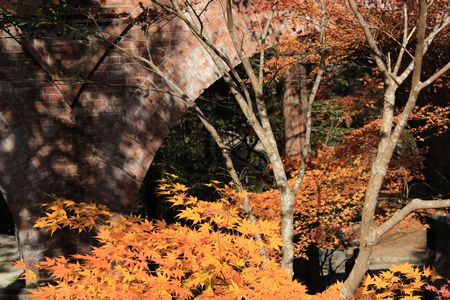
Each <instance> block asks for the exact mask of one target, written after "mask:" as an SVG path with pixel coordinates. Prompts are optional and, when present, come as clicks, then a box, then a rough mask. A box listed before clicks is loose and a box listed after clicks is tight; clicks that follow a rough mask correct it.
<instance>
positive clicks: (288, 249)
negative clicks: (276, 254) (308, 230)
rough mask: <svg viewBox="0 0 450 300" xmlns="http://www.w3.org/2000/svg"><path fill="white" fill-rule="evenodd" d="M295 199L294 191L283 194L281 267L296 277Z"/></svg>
mask: <svg viewBox="0 0 450 300" xmlns="http://www.w3.org/2000/svg"><path fill="white" fill-rule="evenodd" d="M294 198H295V194H294V193H292V191H290V190H289V191H283V192H281V235H282V239H283V248H282V255H283V257H282V260H281V267H282V268H284V269H286V270H287V271H288V272H289V273H290V275H291V276H293V275H294Z"/></svg>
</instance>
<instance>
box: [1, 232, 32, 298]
mask: <svg viewBox="0 0 450 300" xmlns="http://www.w3.org/2000/svg"><path fill="white" fill-rule="evenodd" d="M18 259H19V251H18V248H17V242H16V238H15V236H14V235H0V300H14V299H20V300H22V299H28V297H27V294H26V291H24V290H23V285H24V284H23V282H21V281H20V280H17V278H18V277H19V276H20V275H21V274H22V271H21V270H19V269H17V268H15V267H14V261H16V260H18Z"/></svg>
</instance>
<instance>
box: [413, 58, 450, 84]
mask: <svg viewBox="0 0 450 300" xmlns="http://www.w3.org/2000/svg"><path fill="white" fill-rule="evenodd" d="M449 69H450V62H448V63H447V64H446V65H445V66H443V67H442V68H441V69H440V70H439V71H437V72H436V73H434V74H433V75H432V76H431V77H430V78H428V79H427V80H425V81H423V82H421V83H420V84H419V89H423V88H425V87H427V86H429V85H430V84H432V83H433V82H434V81H435V80H436V79H438V78H439V77H441V76H442V75H444V73H445V72H447V71H448V70H449Z"/></svg>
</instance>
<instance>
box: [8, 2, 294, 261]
mask: <svg viewBox="0 0 450 300" xmlns="http://www.w3.org/2000/svg"><path fill="white" fill-rule="evenodd" d="M117 3H122V6H118V5H117ZM124 3H125V4H124ZM102 5H103V7H104V8H105V9H108V10H115V11H131V12H133V13H135V12H136V9H137V7H138V1H134V0H129V1H116V0H107V1H102ZM236 13H237V15H236V20H237V22H238V24H237V25H238V27H239V28H240V32H242V37H243V40H244V45H245V46H246V47H247V48H246V50H247V52H248V53H249V54H253V53H255V52H256V51H257V49H258V44H257V42H256V41H255V39H254V36H255V32H253V31H252V30H250V29H249V28H254V26H252V24H254V22H256V21H257V18H258V17H260V16H257V15H255V14H253V13H250V14H248V12H246V11H245V7H241V8H240V10H239V11H237V12H236ZM204 16H205V19H206V22H207V25H208V26H207V27H206V28H207V30H208V31H207V34H208V35H209V36H210V37H211V39H212V40H213V41H214V42H215V43H216V44H217V45H219V48H220V49H221V50H222V51H223V52H225V53H234V47H233V45H232V43H231V41H230V39H229V37H228V35H227V33H226V26H225V22H224V20H223V17H222V16H221V10H220V8H219V7H217V6H214V5H212V6H210V7H209V8H208V9H207V10H206V12H205V15H204ZM106 30H108V31H110V32H111V33H112V35H113V36H114V37H115V39H117V42H118V45H119V46H120V47H123V48H125V49H127V50H128V51H130V52H131V53H133V54H137V55H148V54H150V55H151V57H152V59H153V60H154V61H155V62H157V63H158V64H159V65H160V67H161V68H162V69H163V70H165V72H166V74H168V75H169V76H170V77H171V78H172V79H173V80H174V81H176V82H177V83H178V84H179V86H180V87H181V88H182V89H183V90H184V91H185V92H186V93H187V94H188V95H189V96H190V97H191V98H194V99H195V98H197V97H198V96H200V95H201V94H202V92H203V91H204V90H205V89H206V88H208V87H209V86H210V85H211V84H213V83H214V82H215V81H216V80H217V79H218V78H219V77H220V74H219V73H218V71H217V70H216V68H215V67H214V65H213V63H212V61H211V60H210V58H209V56H208V55H207V53H206V52H205V50H204V49H203V47H202V45H201V44H200V43H199V42H198V41H197V39H196V38H195V37H194V36H193V35H192V34H191V33H190V31H189V30H188V28H186V26H185V25H183V24H182V23H181V22H180V21H178V20H171V21H168V22H160V23H157V24H154V25H153V26H152V27H150V28H149V34H150V36H151V39H150V42H149V45H147V44H146V39H147V38H148V36H145V35H144V33H143V31H142V30H141V29H140V28H138V27H126V26H124V25H121V24H120V23H118V24H114V23H113V24H112V25H110V26H109V27H108V28H106ZM273 30H274V34H273V35H272V37H273V40H272V41H270V42H271V43H275V42H276V37H278V36H279V35H280V33H281V32H283V31H285V30H286V28H284V27H282V26H280V27H279V28H274V29H273ZM116 36H118V37H116ZM148 52H149V53H148ZM0 55H1V60H0V64H2V65H1V68H0V92H1V95H2V98H1V99H0V127H1V128H2V130H1V131H0V134H1V142H0V189H1V190H2V191H4V194H5V197H6V198H7V200H8V203H9V204H10V208H11V211H12V214H13V215H14V218H15V221H16V224H17V226H18V232H19V238H20V242H21V244H22V250H23V255H24V257H25V258H27V259H29V260H31V261H36V260H38V259H40V258H41V257H42V255H43V254H45V252H46V251H49V250H55V251H53V254H55V253H56V254H64V252H61V251H63V250H64V249H62V250H61V247H60V246H61V243H62V242H63V241H69V239H67V238H64V237H63V236H57V237H55V238H53V239H51V240H48V238H47V237H46V236H43V235H42V234H40V232H38V231H36V230H34V229H33V228H32V225H33V222H34V219H35V217H36V216H37V215H38V214H39V209H38V208H37V204H38V203H39V202H41V201H45V199H48V195H47V194H55V195H58V196H61V197H70V198H75V199H79V200H83V201H97V202H104V203H106V204H108V205H109V206H110V207H111V208H112V209H114V210H117V211H129V210H130V209H131V208H132V206H133V203H134V200H135V199H136V198H137V195H138V191H139V188H140V186H141V183H142V181H143V179H144V176H145V174H146V172H147V170H148V168H149V166H150V164H151V163H152V160H153V158H154V155H155V154H156V152H157V151H158V149H159V147H160V145H161V143H162V141H163V140H164V138H165V137H166V136H167V134H168V133H169V131H170V129H171V128H172V127H173V126H174V125H175V124H176V123H177V121H178V120H179V119H180V118H181V116H182V115H183V113H184V112H185V111H186V109H187V107H186V105H185V103H183V102H181V101H180V100H179V99H177V98H174V97H171V96H170V94H167V93H163V92H161V90H165V89H167V87H166V86H165V85H164V82H162V81H161V80H160V79H158V78H157V77H155V76H153V75H152V74H151V73H150V72H149V71H148V70H146V69H145V68H144V67H143V66H142V65H141V64H139V63H137V62H136V61H135V60H134V59H132V58H131V57H130V56H129V55H124V54H123V53H121V52H119V51H117V49H113V48H110V47H109V46H108V45H104V44H96V43H92V44H90V45H89V47H84V48H80V46H79V45H77V44H74V43H72V42H69V41H64V40H57V39H52V40H23V41H21V44H20V43H18V41H17V40H15V39H13V38H11V37H9V36H7V35H3V36H1V37H0ZM232 62H233V64H235V65H236V64H237V63H238V60H237V59H236V55H234V57H232ZM80 80H82V82H80ZM136 86H138V87H140V88H138V89H136ZM148 89H158V91H149V90H148ZM69 246H74V245H69ZM68 248H70V247H68ZM49 254H50V253H49Z"/></svg>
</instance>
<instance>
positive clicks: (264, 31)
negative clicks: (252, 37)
mask: <svg viewBox="0 0 450 300" xmlns="http://www.w3.org/2000/svg"><path fill="white" fill-rule="evenodd" d="M277 3H278V1H275V2H274V4H273V5H272V10H271V12H270V15H269V17H268V18H267V22H266V24H265V26H264V28H263V29H262V30H261V52H260V54H259V73H258V79H259V85H261V86H262V85H263V83H264V65H265V58H266V39H267V35H268V33H269V29H270V24H271V22H272V18H273V16H274V14H275V8H276V5H277Z"/></svg>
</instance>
